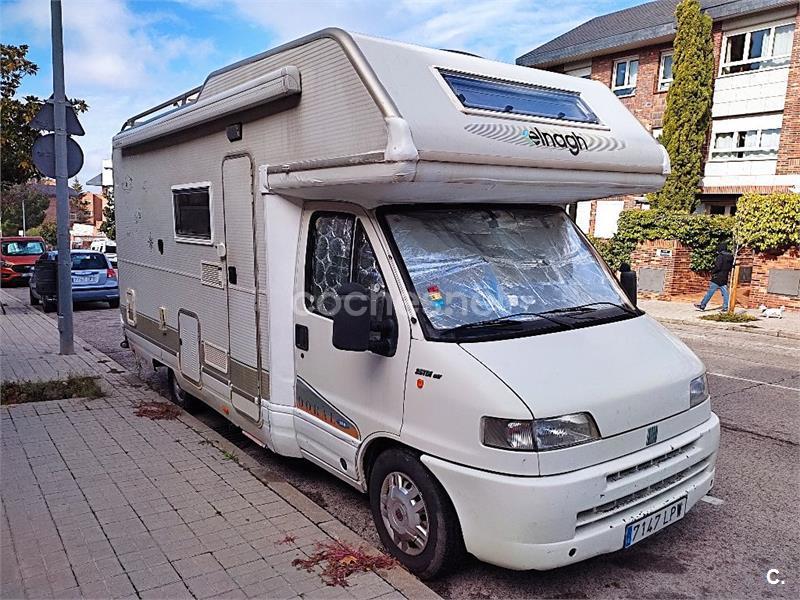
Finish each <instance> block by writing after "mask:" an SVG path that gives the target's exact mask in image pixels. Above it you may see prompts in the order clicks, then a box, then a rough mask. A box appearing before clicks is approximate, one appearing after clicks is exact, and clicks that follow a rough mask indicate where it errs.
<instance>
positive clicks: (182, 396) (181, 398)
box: [169, 369, 197, 409]
mask: <svg viewBox="0 0 800 600" xmlns="http://www.w3.org/2000/svg"><path fill="white" fill-rule="evenodd" d="M169 393H170V396H171V397H172V401H173V402H174V403H175V404H177V405H178V406H180V407H181V408H184V409H186V408H192V407H193V406H194V405H195V403H196V402H197V398H195V397H194V396H192V395H191V394H190V393H189V392H185V391H184V390H183V389H182V388H181V385H180V383H178V378H177V377H175V373H173V372H172V369H170V370H169Z"/></svg>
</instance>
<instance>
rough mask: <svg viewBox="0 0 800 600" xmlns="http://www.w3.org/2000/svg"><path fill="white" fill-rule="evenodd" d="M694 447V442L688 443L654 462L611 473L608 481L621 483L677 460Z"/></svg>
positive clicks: (607, 478) (655, 459)
mask: <svg viewBox="0 0 800 600" xmlns="http://www.w3.org/2000/svg"><path fill="white" fill-rule="evenodd" d="M693 445H694V442H690V443H688V444H686V445H684V446H681V447H680V448H676V449H675V450H672V451H671V452H667V453H666V454H662V455H661V456H657V457H656V458H654V459H652V460H648V461H645V462H643V463H639V464H638V465H635V466H633V467H630V468H629V469H625V470H623V471H617V472H616V473H611V474H610V475H608V477H606V480H607V481H609V482H613V481H619V480H620V479H624V478H625V477H628V476H629V475H633V474H634V473H641V472H642V471H646V470H647V469H651V468H653V467H656V466H658V465H660V464H661V463H664V462H667V461H668V460H670V459H672V458H675V457H676V456H679V455H680V454H682V453H684V452H688V451H689V450H690V449H691V447H692V446H693Z"/></svg>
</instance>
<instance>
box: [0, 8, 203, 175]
mask: <svg viewBox="0 0 800 600" xmlns="http://www.w3.org/2000/svg"><path fill="white" fill-rule="evenodd" d="M153 7H154V8H157V5H155V4H153ZM169 19H170V15H168V14H165V13H160V12H155V11H154V12H150V13H144V14H143V13H133V12H132V11H131V10H130V7H129V6H128V4H127V3H126V2H124V1H123V0H105V1H103V2H91V1H86V0H83V1H82V0H65V1H64V2H63V28H64V64H65V73H66V89H67V94H68V95H69V96H70V97H74V98H82V99H84V100H86V102H87V103H88V105H89V111H88V112H87V113H84V114H82V115H80V116H79V118H80V120H81V122H82V124H83V126H84V129H85V130H86V136H85V137H83V138H80V139H78V142H79V143H80V145H81V147H82V148H83V151H84V156H85V160H84V168H83V170H82V171H81V173H80V174H79V177H80V179H81V180H83V181H85V180H87V179H89V178H91V177H93V176H94V175H96V174H97V173H98V172H99V171H100V168H101V161H102V159H104V158H109V157H110V156H111V138H112V137H113V136H114V134H116V133H117V132H118V131H119V128H120V126H121V125H122V123H123V122H124V121H125V119H127V118H128V117H130V116H131V115H132V114H134V113H136V112H138V111H140V110H143V109H145V108H147V107H148V106H152V105H155V104H158V103H160V102H162V101H163V100H165V99H167V98H169V97H171V96H174V95H176V94H178V93H180V92H181V91H183V90H185V89H189V88H191V87H193V86H195V85H197V83H198V80H202V75H200V76H198V74H197V71H195V70H193V69H190V70H189V71H190V72H186V70H185V69H176V68H175V63H176V62H177V61H181V62H184V63H185V62H187V61H188V62H189V63H194V64H202V63H204V62H205V60H206V59H207V58H208V57H209V56H210V55H211V54H212V53H213V52H214V45H213V44H212V42H211V41H210V40H209V39H202V38H201V39H193V38H189V37H187V36H185V35H169V36H165V35H160V34H158V33H156V29H155V28H154V27H153V25H154V24H156V23H157V22H159V21H161V20H169ZM3 20H4V22H5V27H20V28H24V29H25V31H26V36H27V37H29V38H30V40H31V43H35V44H38V45H39V46H41V47H46V48H47V49H48V56H49V47H50V39H49V38H50V3H49V2H43V1H42V0H20V1H18V2H15V3H13V4H6V5H4V6H3ZM202 68H205V66H203V67H202ZM51 77H52V74H51V70H50V65H49V64H41V65H40V72H39V76H38V77H37V78H36V79H37V80H38V81H37V82H36V84H37V86H38V87H39V88H40V89H44V90H50V89H52V88H51V85H50V78H51ZM40 93H41V95H47V94H48V92H40Z"/></svg>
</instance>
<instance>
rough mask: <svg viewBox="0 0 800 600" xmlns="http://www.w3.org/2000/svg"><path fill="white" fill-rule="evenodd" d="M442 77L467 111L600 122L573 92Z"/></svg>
mask: <svg viewBox="0 0 800 600" xmlns="http://www.w3.org/2000/svg"><path fill="white" fill-rule="evenodd" d="M442 77H444V80H445V81H446V82H447V84H448V85H449V86H450V89H451V90H453V93H454V94H455V95H456V97H457V98H458V100H459V101H460V102H461V104H463V105H464V107H466V108H479V109H482V110H492V111H495V112H501V113H510V114H517V115H528V116H532V117H546V118H549V119H559V120H563V121H576V122H578V123H599V122H600V120H599V119H598V118H597V116H596V115H595V114H594V113H593V112H592V111H591V109H590V108H589V107H588V105H587V104H586V103H585V102H584V101H583V99H581V96H580V94H579V93H576V92H568V91H562V90H552V89H547V88H542V87H537V86H534V85H525V84H521V83H507V82H502V81H495V80H491V79H480V78H476V77H467V76H466V75H459V74H456V73H447V72H443V73H442Z"/></svg>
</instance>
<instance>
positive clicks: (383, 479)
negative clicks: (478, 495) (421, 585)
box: [369, 448, 464, 579]
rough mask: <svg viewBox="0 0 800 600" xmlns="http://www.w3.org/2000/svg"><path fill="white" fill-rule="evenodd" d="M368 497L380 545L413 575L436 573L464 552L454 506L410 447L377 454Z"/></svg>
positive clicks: (453, 562) (426, 576)
mask: <svg viewBox="0 0 800 600" xmlns="http://www.w3.org/2000/svg"><path fill="white" fill-rule="evenodd" d="M369 498H370V508H371V509H372V518H373V519H374V521H375V526H376V527H377V529H378V535H380V538H381V541H382V542H383V545H384V546H385V547H386V549H387V550H388V551H389V553H390V554H391V555H392V556H394V557H395V558H397V559H398V560H399V561H400V562H401V563H403V565H405V566H406V568H408V569H409V570H410V571H412V572H413V573H415V574H416V575H417V576H419V577H421V578H423V579H430V578H432V577H435V576H436V575H438V574H440V573H442V572H444V571H446V570H448V569H449V568H451V567H452V566H453V565H454V564H455V563H456V561H457V560H458V559H459V558H461V556H462V555H463V553H464V542H463V539H462V536H461V528H460V526H459V523H458V516H457V515H456V511H455V509H454V508H453V505H452V503H451V502H450V499H449V498H448V497H447V493H446V492H445V491H444V488H442V486H441V485H440V484H439V482H438V481H436V479H435V478H434V477H433V475H432V474H431V473H430V472H429V471H428V470H427V469H426V468H425V466H424V465H423V464H422V463H421V462H420V461H419V459H418V458H417V456H416V455H415V454H414V453H413V452H411V451H409V450H405V449H401V448H392V449H389V450H386V451H385V452H383V453H382V454H381V455H379V456H378V458H377V459H376V460H375V464H374V465H373V467H372V472H371V474H370V479H369Z"/></svg>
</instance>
